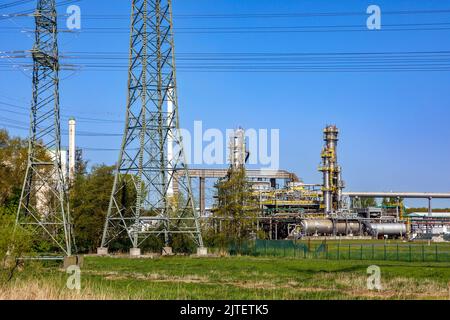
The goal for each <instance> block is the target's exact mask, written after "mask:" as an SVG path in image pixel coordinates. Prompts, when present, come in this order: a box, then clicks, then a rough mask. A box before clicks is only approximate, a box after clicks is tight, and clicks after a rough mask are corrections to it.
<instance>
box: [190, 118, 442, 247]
mask: <svg viewBox="0 0 450 320" xmlns="http://www.w3.org/2000/svg"><path fill="white" fill-rule="evenodd" d="M323 140H324V146H323V149H322V152H321V155H320V157H321V165H320V167H319V168H318V170H319V171H320V172H321V174H322V177H323V178H322V181H321V183H316V184H312V183H305V182H303V181H302V180H301V179H300V178H299V177H298V176H297V175H296V174H295V173H291V172H287V171H285V170H264V169H261V170H257V169H249V170H246V176H247V179H248V181H249V182H250V184H251V185H252V189H253V195H254V199H255V201H256V202H257V203H258V206H259V208H260V214H259V215H258V217H257V220H258V222H257V225H256V227H255V228H256V229H255V231H256V230H258V231H259V230H264V231H265V233H266V235H267V237H268V238H269V239H276V240H278V239H301V238H303V239H305V238H307V239H317V240H319V239H326V238H329V239H332V238H336V239H338V238H340V239H372V238H373V239H384V238H390V239H405V240H413V239H422V240H423V239H429V240H434V241H445V239H448V234H449V232H450V217H449V216H448V215H447V214H446V213H433V212H432V203H431V201H432V199H450V193H427V192H352V191H346V190H345V183H344V180H343V170H342V167H341V166H340V165H339V162H338V141H339V129H338V128H337V127H336V126H335V125H329V126H327V127H326V128H325V129H324V130H323ZM229 149H230V150H229V153H230V155H231V156H230V157H231V158H230V163H231V166H233V167H239V166H243V167H245V159H248V154H249V152H248V150H247V149H246V143H245V130H244V129H237V130H235V134H234V136H233V137H231V139H230V143H229ZM226 172H227V170H226V169H222V170H221V169H191V170H189V174H190V176H191V177H192V178H198V179H199V190H198V192H199V196H198V199H199V202H200V204H199V209H200V213H201V217H202V218H203V220H205V221H208V223H210V224H211V223H213V224H214V226H215V225H217V224H219V227H218V228H219V229H220V221H221V220H223V219H225V218H221V217H215V216H213V215H212V214H211V213H212V212H214V210H215V208H214V206H213V207H212V208H210V209H209V210H208V209H207V208H206V206H205V193H206V190H205V185H206V184H205V179H206V178H211V179H218V178H223V177H225V176H226ZM280 182H281V183H280ZM364 198H390V199H396V201H395V203H393V204H390V205H389V206H377V207H368V208H367V207H363V206H361V199H364ZM407 198H408V199H427V200H428V202H429V212H428V213H427V214H418V213H412V214H407V213H406V212H405V206H404V204H403V199H407ZM211 220H215V221H214V222H211ZM215 228H216V229H217V227H216V226H215Z"/></svg>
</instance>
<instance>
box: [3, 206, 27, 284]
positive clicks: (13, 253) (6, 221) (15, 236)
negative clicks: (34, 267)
mask: <svg viewBox="0 0 450 320" xmlns="http://www.w3.org/2000/svg"><path fill="white" fill-rule="evenodd" d="M14 211H15V210H13V209H9V208H0V283H4V282H7V281H9V280H11V279H12V278H13V276H14V273H15V272H16V271H17V270H18V269H19V267H20V266H21V265H22V262H23V261H22V260H21V258H23V257H24V256H25V255H26V254H31V251H32V250H31V248H32V241H31V240H32V237H31V233H30V232H29V231H28V230H25V229H23V228H22V227H18V228H15V213H14Z"/></svg>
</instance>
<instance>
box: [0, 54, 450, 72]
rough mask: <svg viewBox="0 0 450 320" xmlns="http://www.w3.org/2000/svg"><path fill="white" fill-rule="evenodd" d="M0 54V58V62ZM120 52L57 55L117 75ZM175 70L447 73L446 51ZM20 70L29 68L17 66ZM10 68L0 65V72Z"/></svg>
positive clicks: (203, 60) (233, 60) (245, 61)
mask: <svg viewBox="0 0 450 320" xmlns="http://www.w3.org/2000/svg"><path fill="white" fill-rule="evenodd" d="M4 53H7V54H8V58H9V59H10V60H11V59H16V60H18V61H20V60H21V59H25V58H28V57H29V55H30V53H29V52H27V51H15V52H4ZM1 54H2V53H1V52H0V58H1ZM127 59H128V58H127V56H126V55H125V54H124V53H120V52H95V51H94V52H86V51H81V52H76V51H73V52H67V53H62V54H61V60H62V61H64V63H62V69H63V70H89V71H120V70H123V69H126V68H127V64H126V61H127ZM177 60H178V61H180V63H179V68H180V69H181V70H189V71H197V72H204V71H217V72H226V71H229V72H301V71H303V72H324V71H327V72H332V71H337V72H377V71H390V72H398V71H448V69H449V68H450V51H403V52H400V51H399V52H316V53H307V52H292V53H277V52H253V53H251V52H248V53H245V52H242V53H238V52H235V53H232V52H224V53H181V54H179V55H178V59H177ZM17 65H20V66H21V67H24V68H26V67H29V65H27V64H23V63H22V64H20V63H18V64H17ZM7 67H10V66H9V65H8V64H6V63H2V62H1V61H0V68H2V69H5V68H7Z"/></svg>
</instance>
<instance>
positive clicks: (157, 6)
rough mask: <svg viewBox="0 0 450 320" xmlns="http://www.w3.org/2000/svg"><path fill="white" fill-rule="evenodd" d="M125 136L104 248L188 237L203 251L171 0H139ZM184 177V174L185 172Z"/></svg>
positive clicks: (134, 9) (134, 18) (135, 11)
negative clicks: (182, 118) (182, 123)
mask: <svg viewBox="0 0 450 320" xmlns="http://www.w3.org/2000/svg"><path fill="white" fill-rule="evenodd" d="M131 21H132V25H131V35H130V61H129V71H128V100H127V113H126V124H125V131H124V135H123V140H122V147H121V151H120V155H119V161H118V164H117V170H116V175H115V179H114V186H113V190H112V193H111V200H110V205H109V209H108V212H107V218H106V221H105V226H104V233H103V238H102V247H106V246H108V245H109V244H110V242H111V241H113V240H116V239H117V238H120V236H122V235H123V236H124V237H125V238H128V239H129V240H130V241H131V244H132V246H133V248H137V247H139V246H140V245H141V244H142V243H143V242H144V241H145V240H146V239H147V238H148V237H149V235H152V234H153V235H157V236H159V235H163V236H164V241H165V243H166V245H168V243H169V240H170V235H171V234H176V233H185V234H190V235H191V236H192V237H193V239H194V241H195V242H196V244H197V245H198V246H203V241H202V237H201V234H200V226H199V222H198V213H197V211H196V207H195V204H194V198H193V195H192V190H191V183H190V178H189V175H188V168H187V165H186V162H185V155H184V150H183V145H182V140H181V136H180V131H179V115H178V101H177V93H176V92H177V91H176V77H175V75H176V68H175V57H174V41H173V33H172V30H173V28H172V5H171V1H170V0H153V1H151V0H133V1H132V14H131ZM180 172H182V173H181V174H180Z"/></svg>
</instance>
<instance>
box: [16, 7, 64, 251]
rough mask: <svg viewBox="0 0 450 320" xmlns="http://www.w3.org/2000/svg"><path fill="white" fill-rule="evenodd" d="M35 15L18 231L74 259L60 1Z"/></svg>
mask: <svg viewBox="0 0 450 320" xmlns="http://www.w3.org/2000/svg"><path fill="white" fill-rule="evenodd" d="M34 16H35V23H36V30H35V44H34V47H33V49H32V51H31V52H32V57H33V99H32V104H31V125H30V136H29V149H28V164H27V169H26V176H25V179H24V184H23V188H22V193H21V197H20V203H19V207H18V210H17V217H16V226H22V227H26V228H29V229H31V230H32V231H33V232H34V239H35V241H41V240H42V241H47V242H48V243H51V244H52V245H54V248H51V249H52V251H53V249H55V250H58V251H60V252H61V251H62V252H63V253H64V255H67V256H70V255H71V254H72V236H71V226H70V216H69V208H68V199H67V190H66V184H65V178H64V174H63V170H62V161H61V137H60V115H59V59H58V42H57V35H58V28H57V13H56V7H55V0H38V2H37V8H36V12H35V14H34Z"/></svg>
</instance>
